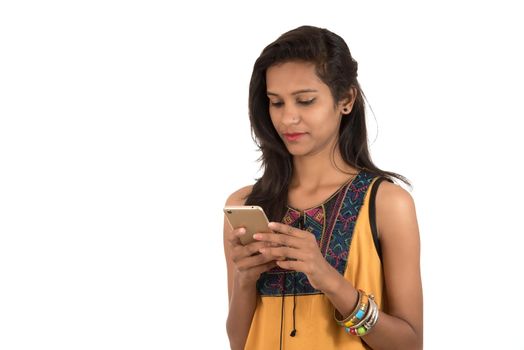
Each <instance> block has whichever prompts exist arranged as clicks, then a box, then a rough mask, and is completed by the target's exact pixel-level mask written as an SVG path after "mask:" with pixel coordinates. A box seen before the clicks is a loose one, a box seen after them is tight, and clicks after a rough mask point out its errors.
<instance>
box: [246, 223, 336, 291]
mask: <svg viewBox="0 0 524 350" xmlns="http://www.w3.org/2000/svg"><path fill="white" fill-rule="evenodd" d="M269 228H270V229H271V230H273V231H274V232H276V233H257V234H255V235H254V236H253V237H254V238H255V239H256V240H258V241H262V242H269V243H271V245H268V247H264V248H261V249H260V250H259V251H260V253H261V254H264V255H266V256H268V257H273V259H274V260H277V261H276V263H277V265H278V266H279V267H281V268H283V269H286V270H295V271H299V272H303V273H304V274H306V276H307V278H308V280H309V283H310V284H311V286H312V287H313V288H315V289H318V290H321V291H324V290H325V288H327V287H328V283H329V280H330V278H332V276H334V275H333V272H336V275H337V276H338V275H339V273H338V272H337V271H335V270H334V269H333V267H332V266H331V265H330V264H329V263H328V262H327V261H326V259H324V257H323V256H322V254H321V253H320V249H319V247H318V243H317V240H316V238H315V236H314V235H313V234H312V233H310V232H308V231H304V230H300V229H298V228H296V227H292V226H289V225H284V224H281V223H277V222H271V223H270V224H269ZM273 259H272V260H273ZM284 259H286V260H284ZM289 259H292V260H289Z"/></svg>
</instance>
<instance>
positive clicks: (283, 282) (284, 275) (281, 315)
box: [280, 272, 287, 350]
mask: <svg viewBox="0 0 524 350" xmlns="http://www.w3.org/2000/svg"><path fill="white" fill-rule="evenodd" d="M283 277H284V278H283V279H282V286H281V287H280V289H281V291H282V298H281V299H280V305H281V306H280V350H282V330H283V326H284V323H283V320H284V296H285V294H286V277H287V274H286V273H285V272H284V274H283Z"/></svg>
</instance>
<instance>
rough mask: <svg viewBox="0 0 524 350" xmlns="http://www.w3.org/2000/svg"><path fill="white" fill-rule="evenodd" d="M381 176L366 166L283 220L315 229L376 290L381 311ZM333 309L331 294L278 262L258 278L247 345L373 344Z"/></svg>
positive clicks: (336, 263)
mask: <svg viewBox="0 0 524 350" xmlns="http://www.w3.org/2000/svg"><path fill="white" fill-rule="evenodd" d="M382 180H385V178H379V177H377V176H376V175H374V174H372V173H369V172H366V171H363V170H362V171H360V172H359V173H358V174H357V176H356V177H355V178H354V179H353V180H352V181H351V182H348V183H346V184H344V185H343V186H342V187H341V188H339V189H338V191H337V192H335V193H334V194H333V195H332V196H331V197H330V198H329V199H327V200H326V201H325V202H324V203H322V204H321V205H319V206H316V207H313V208H310V209H306V210H304V211H299V210H296V209H294V208H291V207H288V208H287V211H286V214H285V215H284V217H283V219H282V222H283V223H284V224H287V225H290V226H293V227H297V228H300V229H303V230H306V231H309V232H311V233H313V234H314V235H315V237H316V239H317V243H318V245H319V248H320V251H321V253H322V255H323V256H324V258H325V259H326V260H327V261H328V262H329V263H330V264H331V266H333V267H334V268H335V269H336V270H337V271H338V272H339V273H340V274H341V275H343V276H344V278H345V279H347V280H348V281H349V282H351V284H352V285H353V286H354V287H355V288H357V289H362V290H364V291H365V292H366V293H368V294H369V293H372V294H373V295H374V296H375V301H376V302H377V305H378V306H379V309H380V310H382V309H383V306H384V300H383V293H384V281H383V271H382V263H381V258H380V247H379V242H378V237H377V233H376V224H375V214H374V211H375V207H374V197H375V194H376V190H377V188H378V184H379V183H380V181H382ZM388 181H390V180H388ZM375 183H376V185H375V186H374V184H375ZM370 188H372V190H370ZM370 201H371V203H370ZM333 312H334V307H333V306H332V304H331V302H330V301H329V299H328V298H327V297H326V296H325V295H324V294H323V293H322V292H321V291H319V290H316V289H315V288H313V287H312V286H311V284H309V281H308V279H307V277H306V275H305V274H303V273H301V272H295V271H289V270H284V269H281V268H279V267H276V268H274V269H272V270H270V271H268V272H266V273H263V274H262V275H261V276H260V278H259V280H258V282H257V305H256V309H255V313H254V315H253V320H252V322H251V328H250V330H249V334H248V338H247V341H246V346H245V349H247V350H251V349H257V350H260V349H271V350H272V349H275V350H278V349H284V350H294V349H300V350H305V349H321V350H331V349H350V350H357V349H369V347H368V346H367V345H366V344H365V343H364V342H363V341H362V340H361V339H360V338H359V337H358V336H354V335H350V334H347V333H346V332H345V330H344V328H343V327H341V326H339V325H338V324H337V323H336V321H335V320H334V318H333ZM294 329H296V333H295V335H294V336H291V332H292V331H293V330H294Z"/></svg>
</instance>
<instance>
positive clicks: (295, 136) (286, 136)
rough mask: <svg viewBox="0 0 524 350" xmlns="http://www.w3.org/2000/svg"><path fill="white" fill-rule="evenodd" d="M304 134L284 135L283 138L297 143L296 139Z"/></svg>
mask: <svg viewBox="0 0 524 350" xmlns="http://www.w3.org/2000/svg"><path fill="white" fill-rule="evenodd" d="M305 134H306V133H305V132H293V133H284V137H285V138H286V140H288V141H297V140H298V139H300V138H301V137H302V136H304V135H305Z"/></svg>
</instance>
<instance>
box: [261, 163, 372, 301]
mask: <svg viewBox="0 0 524 350" xmlns="http://www.w3.org/2000/svg"><path fill="white" fill-rule="evenodd" d="M375 176H376V175H373V174H371V173H368V172H365V171H360V172H359V173H358V174H357V176H356V177H355V179H354V180H353V181H352V182H350V183H348V184H345V185H344V186H342V188H340V189H339V191H338V192H337V193H336V194H335V195H333V196H332V197H331V198H330V199H328V200H327V201H326V202H325V203H323V204H322V205H320V206H318V207H315V208H311V209H308V210H305V211H304V212H303V213H301V212H300V211H298V210H295V209H293V208H288V210H287V212H286V214H285V215H284V218H283V219H282V222H283V223H285V224H286V225H290V226H293V227H296V228H301V229H303V230H307V231H309V232H311V233H313V234H314V235H315V237H316V239H317V243H318V244H319V247H320V251H321V253H322V255H323V256H324V257H325V258H326V260H327V261H328V262H329V263H330V264H331V266H333V267H334V268H335V269H337V271H338V272H339V273H340V274H344V271H345V269H346V264H347V261H348V253H349V248H350V246H351V239H352V238H353V230H354V227H355V223H356V220H357V217H358V213H359V211H360V208H361V206H362V204H363V202H364V197H365V195H366V191H367V189H368V187H369V184H370V183H371V181H372V180H373V179H374V178H375ZM257 290H258V292H259V293H260V295H262V296H281V295H282V294H285V295H293V294H295V295H306V294H319V293H321V292H320V291H319V290H316V289H315V288H313V287H312V286H311V284H309V281H308V279H307V277H306V275H305V274H303V273H301V272H294V271H287V270H283V269H281V268H274V269H272V270H270V271H268V272H266V273H263V274H262V275H261V276H260V278H259V280H258V282H257Z"/></svg>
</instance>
